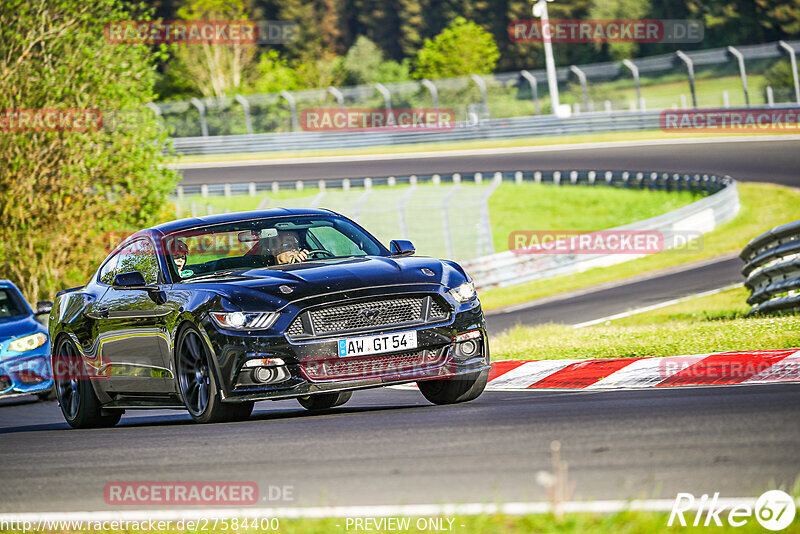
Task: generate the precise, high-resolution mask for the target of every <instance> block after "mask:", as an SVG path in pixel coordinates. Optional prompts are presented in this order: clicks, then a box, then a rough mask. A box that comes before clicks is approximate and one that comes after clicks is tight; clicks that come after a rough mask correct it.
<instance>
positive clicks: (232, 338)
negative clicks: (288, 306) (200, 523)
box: [206, 299, 489, 402]
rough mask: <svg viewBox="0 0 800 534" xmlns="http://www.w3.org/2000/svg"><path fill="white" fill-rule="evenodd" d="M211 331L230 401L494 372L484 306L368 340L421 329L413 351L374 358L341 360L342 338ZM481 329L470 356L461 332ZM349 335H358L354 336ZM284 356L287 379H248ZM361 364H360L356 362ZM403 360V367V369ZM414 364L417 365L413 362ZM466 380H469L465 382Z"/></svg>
mask: <svg viewBox="0 0 800 534" xmlns="http://www.w3.org/2000/svg"><path fill="white" fill-rule="evenodd" d="M209 326H211V325H207V326H206V331H207V333H208V336H209V341H210V342H211V345H212V348H213V350H214V353H215V356H216V362H217V373H218V378H219V383H220V384H221V386H222V387H221V390H222V391H221V393H222V397H223V400H224V401H228V402H237V401H238V402H243V401H257V400H268V399H271V400H278V399H287V398H294V397H301V396H305V395H311V394H314V393H322V392H331V391H346V390H354V389H365V388H374V387H382V386H388V385H394V384H404V383H408V382H415V381H418V380H431V379H453V380H458V379H459V377H464V376H465V375H467V376H468V377H469V378H472V377H473V376H474V374H475V373H476V372H480V371H483V370H486V369H488V368H489V346H488V337H487V335H486V322H485V319H484V316H483V312H482V310H481V306H480V302H479V301H478V300H477V299H475V300H474V301H472V302H470V303H467V304H463V305H461V306H459V307H458V308H457V309H456V310H455V311H454V313H452V314H451V317H450V319H449V320H447V321H446V322H443V323H441V324H433V325H426V326H422V327H417V328H387V329H384V330H377V331H370V332H365V333H363V334H358V335H364V336H371V335H376V334H386V333H391V332H399V331H408V330H416V332H417V342H418V343H417V344H418V346H417V347H416V348H415V349H413V350H411V351H398V352H387V353H381V354H377V355H374V356H370V357H350V358H348V357H340V356H339V355H338V339H340V338H338V337H327V338H324V339H314V340H308V341H292V340H290V339H288V338H287V337H286V336H285V335H283V334H276V335H272V336H255V335H248V334H247V333H240V332H232V331H227V330H224V331H223V330H219V329H217V328H210V327H209ZM470 331H478V332H479V337H478V338H476V339H475V340H474V341H475V342H476V343H477V345H478V349H477V351H476V352H474V353H472V354H470V355H468V356H465V355H464V354H463V353H462V351H461V350H460V349H459V348H458V347H459V345H460V343H457V342H455V341H454V340H455V338H456V336H457V335H459V334H463V333H465V332H470ZM347 337H353V336H351V335H348V336H347ZM274 358H279V359H281V360H283V361H284V362H285V365H284V366H282V367H283V369H284V371H285V373H284V376H285V379H283V380H281V381H280V382H276V383H272V384H256V383H254V380H253V379H251V378H249V377H248V376H246V373H249V372H250V371H249V370H247V369H246V368H245V363H246V362H247V361H250V360H258V359H274ZM354 362H355V363H354ZM397 362H403V363H404V364H403V365H397ZM412 362H413V363H412ZM465 379H466V378H465Z"/></svg>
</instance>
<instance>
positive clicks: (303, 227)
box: [163, 215, 388, 280]
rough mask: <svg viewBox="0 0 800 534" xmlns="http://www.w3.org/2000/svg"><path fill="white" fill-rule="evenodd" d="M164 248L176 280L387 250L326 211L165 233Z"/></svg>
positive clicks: (344, 220)
mask: <svg viewBox="0 0 800 534" xmlns="http://www.w3.org/2000/svg"><path fill="white" fill-rule="evenodd" d="M163 246H164V250H165V251H166V256H167V263H168V264H169V268H170V269H171V270H172V274H173V279H175V280H191V279H196V278H200V277H208V276H228V275H230V274H232V273H233V272H234V271H239V270H246V269H263V268H269V269H288V268H292V267H291V266H292V265H294V264H298V263H304V262H309V261H325V260H335V259H337V258H349V257H353V256H368V255H385V254H388V251H387V250H386V249H385V247H383V245H381V244H380V243H379V242H378V241H377V240H376V239H375V238H374V237H372V236H371V235H369V234H368V233H367V232H365V231H364V230H362V229H361V228H359V227H358V226H356V225H355V224H353V223H352V222H350V221H348V220H347V219H343V218H340V217H335V216H325V215H314V216H295V217H272V218H267V219H256V220H250V221H239V222H235V223H229V224H221V225H213V226H205V227H198V228H191V229H188V230H183V231H180V232H176V233H173V234H169V235H168V236H166V237H165V238H164V242H163Z"/></svg>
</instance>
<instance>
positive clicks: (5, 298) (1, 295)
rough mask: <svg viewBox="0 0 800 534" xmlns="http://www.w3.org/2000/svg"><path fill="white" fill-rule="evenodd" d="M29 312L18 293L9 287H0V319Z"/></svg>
mask: <svg viewBox="0 0 800 534" xmlns="http://www.w3.org/2000/svg"><path fill="white" fill-rule="evenodd" d="M27 314H28V311H27V310H26V309H25V305H24V304H23V303H22V302H21V301H20V298H19V296H18V295H17V293H16V292H15V291H14V290H12V289H9V288H7V287H0V321H2V320H3V319H9V318H12V317H20V316H23V315H27Z"/></svg>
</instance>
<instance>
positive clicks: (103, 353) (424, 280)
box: [50, 208, 489, 408]
mask: <svg viewBox="0 0 800 534" xmlns="http://www.w3.org/2000/svg"><path fill="white" fill-rule="evenodd" d="M323 214H324V215H325V216H328V217H330V216H337V217H341V216H339V215H336V214H333V213H332V212H329V211H327V210H316V209H292V210H287V209H283V208H279V209H271V210H264V211H253V212H246V213H238V214H224V215H215V216H208V217H201V218H192V219H182V220H179V221H174V222H171V223H167V224H163V225H160V226H156V227H153V228H150V229H146V230H142V231H140V232H137V233H136V234H134V235H132V236H130V237H129V238H128V239H127V240H126V241H125V243H122V244H121V245H120V247H118V249H119V248H121V247H123V246H125V245H126V244H127V243H130V242H131V241H132V240H134V239H139V238H142V237H144V238H146V239H149V240H151V242H152V243H153V244H154V246H156V249H157V250H160V249H159V248H158V247H159V246H160V243H161V242H162V240H163V238H164V236H166V235H168V234H171V233H174V232H177V231H185V230H189V229H192V228H196V227H204V226H210V225H215V224H225V223H230V222H238V221H247V220H253V219H264V218H272V217H281V216H287V215H291V216H298V215H310V216H313V215H316V216H319V215H323ZM158 258H159V263H160V265H159V267H160V271H161V273H160V274H159V277H160V279H159V283H158V284H155V285H152V286H149V287H147V288H144V289H140V288H137V289H127V288H126V289H118V288H114V287H112V286H110V285H107V284H104V283H102V282H100V281H99V276H98V273H99V272H100V269H98V273H95V275H94V276H93V277H92V279H91V280H90V281H89V283H88V284H87V285H86V286H84V287H81V288H74V289H70V290H66V291H62V292H61V293H59V294H58V295H57V297H56V300H55V303H54V306H53V310H52V312H51V317H50V335H51V340H53V346H56V345H57V340H58V339H60V338H61V337H62V336H69V337H70V338H71V339H72V340H73V342H74V343H75V344H76V346H77V347H78V348H79V350H80V352H81V355H82V357H83V359H84V362H85V365H86V367H87V368H89V369H91V370H92V372H93V373H96V375H97V376H96V377H95V378H94V379H93V380H91V383H92V384H93V386H94V390H95V393H96V394H97V397H98V399H99V400H100V402H101V403H102V404H103V405H104V406H105V407H107V408H183V407H184V405H183V402H182V400H181V397H180V392H179V391H180V389H179V387H178V384H177V381H176V379H175V377H176V368H175V367H176V363H175V356H174V354H175V340H176V338H177V336H178V334H179V332H180V331H181V329H183V328H186V327H187V326H190V325H191V326H193V327H194V328H196V329H197V330H198V331H199V332H200V334H201V337H202V338H203V339H204V340H205V343H206V346H207V350H208V351H209V354H211V355H212V357H211V361H212V367H213V372H214V373H215V377H216V382H217V383H218V384H220V389H221V391H220V394H221V397H222V400H223V401H224V402H237V401H239V402H241V401H249V400H265V399H273V400H277V399H284V398H292V397H299V396H305V395H308V394H313V393H316V392H322V391H341V390H350V389H360V388H368V387H379V386H385V385H389V384H400V383H407V382H411V381H416V380H420V379H430V378H447V377H454V376H458V375H464V374H470V375H474V373H475V372H476V371H481V370H486V369H488V367H489V351H488V343H487V336H486V324H485V320H484V316H483V312H482V310H481V306H480V302H479V300H478V299H477V297H476V298H474V299H473V300H472V301H470V302H466V303H459V302H457V301H456V300H455V299H454V298H453V296H452V295H450V293H449V292H448V290H450V289H453V288H456V287H458V286H459V285H461V284H463V283H465V282H467V281H469V277H468V276H467V274H466V273H465V272H464V270H463V269H462V268H461V267H460V266H459V265H458V264H456V263H455V262H451V261H445V260H437V259H433V258H426V257H414V256H407V255H402V256H401V255H392V254H391V252H390V251H389V250H385V249H384V252H383V253H382V254H381V255H376V256H361V257H350V258H339V259H330V260H308V261H306V262H303V263H299V264H293V265H287V266H283V268H282V269H280V270H276V269H250V270H242V271H239V272H237V273H235V275H234V276H232V277H231V278H226V279H221V280H199V281H197V282H193V281H176V280H173V279H171V275H170V271H169V269H167V265H166V262H167V259H166V257H165V255H163V254H159V255H158ZM101 269H102V265H101ZM281 286H284V289H283V290H281V289H279V288H280V287H281ZM286 286H288V287H290V288H291V290H292V291H291V292H290V293H288V294H287V293H286V292H285V291H286V290H285V287H286ZM410 295H411V296H428V295H438V298H439V299H440V302H446V304H447V306H448V307H449V312H450V314H449V317H448V318H447V319H446V320H443V321H440V322H437V323H435V324H425V325H419V326H415V327H413V329H415V330H417V331H418V334H417V337H418V343H419V347H420V349H437V350H440V351H443V352H442V353H443V360H444V363H443V364H442V365H438V366H436V367H434V368H428V369H424V370H416V371H414V372H413V373H406V374H404V373H402V372H399V373H387V374H385V375H373V376H369V377H359V378H354V379H337V380H311V379H309V378H308V377H307V376H305V375H304V374H303V373H302V372H301V370H300V365H301V363H302V362H303V361H308V360H318V359H319V358H331V359H334V358H337V357H338V355H337V339H339V338H341V337H342V336H341V335H337V336H329V337H324V336H323V337H315V338H313V339H306V340H303V341H298V340H290V339H289V337H288V336H287V335H286V330H287V328H288V327H289V325H290V324H291V322H292V321H293V320H294V319H295V318H296V317H297V316H298V314H300V313H302V312H303V311H305V310H309V309H313V308H315V307H318V306H322V305H331V304H335V303H357V302H362V301H364V302H365V301H369V300H371V299H375V298H376V297H378V296H380V297H387V296H401V297H406V296H410ZM212 311H228V312H232V311H243V312H265V311H279V312H280V316H279V318H278V319H277V321H276V322H275V323H274V324H273V325H272V326H271V327H270V328H268V329H266V330H258V331H236V330H227V329H224V328H221V327H220V326H218V324H217V323H216V322H214V321H213V320H212V319H211V318H210V316H209V313H210V312H212ZM409 329H412V328H409V327H398V328H384V329H377V330H369V331H359V332H358V333H357V334H353V335H362V334H363V335H371V334H378V333H383V332H391V331H404V330H409ZM471 330H479V331H480V333H481V337H480V339H479V344H480V350H479V352H478V354H476V355H474V356H473V357H471V358H459V356H458V353H457V351H456V348H455V347H456V343H454V339H455V336H456V335H458V334H461V333H464V332H468V331H471ZM263 358H282V359H283V360H284V361H285V362H286V368H287V369H288V371H289V372H290V375H291V378H290V379H289V380H286V381H285V382H281V383H280V384H275V385H270V386H267V385H255V384H245V385H242V384H241V382H242V381H241V380H240V374H241V373H242V372H243V371H242V367H243V365H244V364H245V362H246V361H248V360H252V359H263ZM237 381H238V382H239V383H240V384H239V385H238V386H237Z"/></svg>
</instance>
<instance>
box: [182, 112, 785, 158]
mask: <svg viewBox="0 0 800 534" xmlns="http://www.w3.org/2000/svg"><path fill="white" fill-rule="evenodd" d="M796 107H797V105H796V104H786V105H779V106H771V107H770V106H752V107H750V108H749V109H752V110H759V109H765V110H767V109H794V108H796ZM661 113H662V112H661V111H644V112H642V111H616V112H610V113H607V112H597V113H582V114H580V115H576V116H572V117H569V118H559V117H556V116H553V115H536V116H531V117H512V118H504V119H489V120H486V121H483V122H480V123H478V124H469V123H458V124H457V125H456V127H455V128H453V129H452V130H449V131H436V132H424V131H408V132H404V131H392V132H386V131H381V132H291V133H267V134H253V135H220V136H213V137H181V138H174V139H172V140H171V142H172V149H173V150H174V151H175V152H176V153H178V154H186V155H199V154H236V153H245V152H280V151H300V150H322V149H328V148H365V147H373V146H391V145H409V144H419V143H441V142H458V141H470V140H489V139H509V138H514V137H538V136H544V135H548V136H551V135H575V134H587V133H608V132H631V131H642V130H658V129H660V128H661V123H660V116H661Z"/></svg>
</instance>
